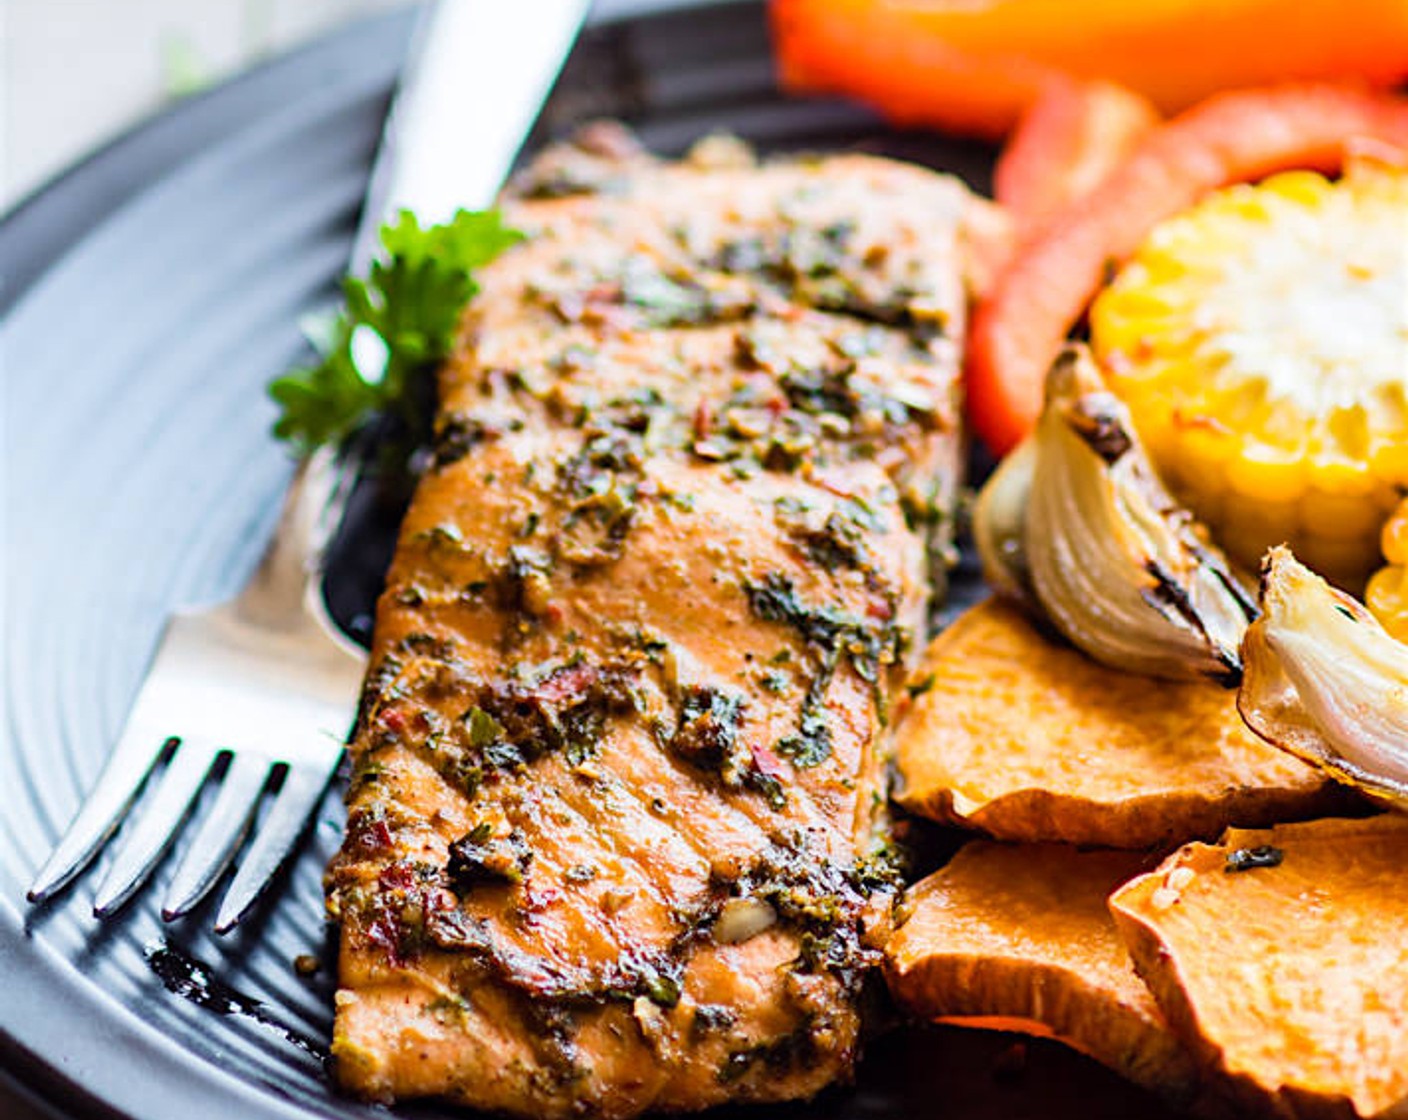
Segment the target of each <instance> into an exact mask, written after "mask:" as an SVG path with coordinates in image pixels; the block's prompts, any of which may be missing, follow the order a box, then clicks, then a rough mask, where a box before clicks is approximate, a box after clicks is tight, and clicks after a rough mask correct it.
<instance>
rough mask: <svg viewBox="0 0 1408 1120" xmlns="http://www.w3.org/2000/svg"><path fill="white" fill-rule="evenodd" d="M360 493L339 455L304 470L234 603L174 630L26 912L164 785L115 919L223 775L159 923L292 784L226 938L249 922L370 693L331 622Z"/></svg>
mask: <svg viewBox="0 0 1408 1120" xmlns="http://www.w3.org/2000/svg"><path fill="white" fill-rule="evenodd" d="M349 477H350V476H349V475H348V474H347V472H345V471H344V470H342V469H341V468H340V466H339V465H338V464H337V463H336V462H335V460H334V458H333V456H332V455H331V453H329V452H319V453H318V454H315V455H314V456H312V457H311V458H309V459H308V460H306V461H305V462H303V463H302V464H301V465H300V466H299V468H298V471H297V473H296V474H295V475H294V478H293V482H292V483H291V484H290V486H289V490H288V494H287V496H286V497H285V499H284V507H283V511H282V514H281V515H280V520H279V527H278V530H277V531H276V532H275V534H274V538H273V540H272V541H271V543H270V546H269V548H268V550H267V551H266V552H265V554H264V557H263V559H262V560H261V562H260V564H259V567H258V568H257V569H256V571H255V573H254V575H253V577H252V578H251V579H250V581H249V583H248V584H247V585H246V586H245V588H244V590H243V591H242V592H241V593H240V594H239V596H238V597H237V598H235V599H234V600H232V601H230V602H228V603H222V604H220V605H218V606H215V607H210V608H206V609H201V610H183V611H177V612H176V613H175V614H173V615H172V617H171V618H170V620H169V621H168V622H167V625H166V629H165V631H164V633H163V634H162V637H161V641H160V644H159V645H158V647H157V651H156V655H155V657H154V658H153V660H152V664H151V668H150V669H149V671H148V673H147V677H146V680H145V681H144V682H143V684H142V687H141V689H140V691H139V692H138V694H137V699H136V702H135V703H134V704H133V707H132V710H131V713H130V714H129V715H128V717H127V724H126V726H125V727H124V728H123V731H122V734H121V736H120V738H119V739H118V742H117V746H116V747H115V748H114V749H113V751H112V754H111V755H110V756H109V758H108V761H107V763H106V765H105V766H104V767H103V771H102V773H101V774H100V775H99V777H98V781H97V783H96V785H95V786H94V787H93V790H92V791H91V792H90V793H89V795H88V797H87V799H86V800H85V801H84V803H83V806H82V808H81V809H80V810H79V812H78V815H77V816H76V817H75V818H74V820H73V823H72V824H70V825H69V828H68V831H67V832H66V833H65V834H64V836H63V838H62V839H61V840H60V841H59V844H58V846H57V847H56V848H55V849H54V852H53V854H52V855H51V856H50V857H49V859H48V861H47V862H46V863H45V864H44V866H43V868H41V869H40V871H39V874H38V875H37V876H36V877H35V880H34V884H33V886H31V887H30V890H29V900H30V901H31V902H39V901H42V900H43V899H45V898H49V897H51V896H52V895H53V894H55V893H56V892H57V891H59V890H61V889H63V887H65V886H66V885H67V884H68V883H70V882H72V880H73V879H74V878H75V877H76V876H77V875H78V873H79V872H81V871H82V870H83V869H84V868H85V867H86V866H87V865H88V864H89V862H90V861H91V860H92V859H93V857H94V856H96V855H97V853H98V852H99V850H101V848H102V847H103V846H104V845H105V844H106V843H107V841H108V839H109V838H110V837H111V836H112V835H113V833H114V832H115V831H116V830H117V828H118V826H119V825H120V824H122V823H123V820H124V818H125V817H126V816H127V814H128V812H129V810H130V809H131V808H132V807H133V805H134V803H135V802H136V800H137V797H138V794H139V793H141V792H142V790H143V787H144V786H145V785H147V784H148V783H149V781H151V780H153V779H155V783H154V784H155V787H156V788H155V789H154V790H153V791H152V793H151V794H150V796H149V797H148V798H145V799H144V801H145V812H143V813H142V814H141V815H140V816H139V817H137V819H136V820H134V821H133V824H132V827H131V829H130V830H129V831H126V833H125V835H123V836H122V837H121V842H120V843H119V845H118V847H117V850H116V852H115V854H114V855H113V859H112V864H111V867H110V868H109V870H108V873H107V875H106V877H105V878H104V879H103V882H102V885H101V886H100V887H99V888H98V892H97V895H96V897H95V901H94V904H93V912H94V914H96V915H97V916H98V917H106V916H107V915H109V914H111V913H113V912H114V911H116V910H117V909H119V908H120V907H121V906H122V905H123V904H124V903H125V902H127V901H128V899H130V898H131V897H132V895H133V894H134V893H135V892H136V890H137V889H138V888H139V887H140V886H141V885H142V883H143V882H145V880H146V878H147V876H148V875H149V874H150V873H151V870H152V868H153V867H154V866H155V865H156V863H157V861H158V860H160V859H161V857H162V855H163V854H164V853H165V852H166V850H167V849H168V848H169V847H170V845H171V843H172V841H173V840H174V839H175V837H176V834H177V832H178V831H179V830H180V826H181V825H182V823H183V822H184V821H185V819H186V817H187V815H188V814H189V812H190V810H191V806H192V805H193V803H194V802H195V799H196V797H197V795H198V794H199V793H200V791H201V789H202V787H203V786H204V785H205V784H206V782H207V781H208V780H209V779H210V777H211V775H212V771H213V770H214V768H215V767H216V764H217V763H222V764H223V765H224V767H225V770H224V776H223V779H222V780H221V783H220V789H219V793H218V794H217V795H216V797H215V803H214V805H213V806H212V807H211V810H210V813H209V815H207V816H206V817H205V819H204V820H203V821H202V822H201V824H200V827H199V829H198V831H197V832H196V835H195V838H194V840H193V841H192V842H191V845H190V847H189V848H188V849H187V851H186V853H185V856H184V857H183V858H182V861H181V863H180V865H179V867H178V869H177V871H176V874H175V877H174V878H173V879H172V881H171V885H170V887H169V888H168V890H167V894H166V899H165V902H164V903H163V905H162V910H161V913H162V917H163V918H165V919H166V920H168V921H171V920H174V919H175V918H178V917H180V916H182V915H183V914H186V913H188V912H189V911H190V910H192V909H193V908H194V907H195V906H197V905H199V903H200V902H201V901H202V900H203V899H204V898H205V896H206V895H207V894H209V892H210V890H211V888H212V887H214V885H215V884H216V883H217V882H218V881H219V880H220V878H221V876H222V875H223V874H224V873H225V871H226V869H227V868H228V867H229V866H230V863H231V862H232V860H233V859H234V856H235V853H236V852H237V851H238V849H239V847H240V844H241V842H242V841H243V839H244V838H245V835H246V833H247V832H248V831H249V827H250V825H251V823H252V822H253V821H254V818H255V816H256V813H257V810H258V808H259V806H260V803H261V801H262V800H263V796H264V793H265V790H266V789H267V788H268V787H269V785H270V783H271V782H272V781H277V780H278V779H279V778H280V776H281V779H282V780H281V784H280V785H279V787H278V792H277V794H276V795H275V796H274V798H273V801H272V804H271V805H270V807H269V810H268V812H267V814H266V815H265V817H264V820H263V821H262V822H261V824H260V827H259V830H258V834H257V835H256V836H255V838H254V840H253V841H252V842H251V844H250V847H249V850H248V851H247V852H246V853H245V857H244V859H243V860H241V862H240V867H239V870H238V871H237V872H236V874H235V877H234V880H233V881H232V882H231V884H230V887H229V889H228V890H227V891H226V893H225V897H224V899H223V900H222V901H221V905H220V910H219V913H218V915H217V917H216V920H215V928H216V930H217V932H220V933H224V932H226V931H228V930H229V929H231V928H233V927H234V926H235V925H236V924H237V923H238V922H239V921H240V919H241V918H243V917H244V915H245V914H246V913H248V912H249V910H250V908H251V907H252V906H253V905H254V903H255V901H256V900H257V899H258V897H259V895H260V893H261V892H262V891H263V889H264V887H265V886H266V885H267V884H268V882H269V880H270V879H271V878H272V877H273V876H274V874H275V873H276V872H277V871H278V869H279V867H280V865H281V864H282V863H283V861H284V859H285V858H286V857H287V855H288V854H289V852H290V851H291V850H292V848H293V846H294V843H295V842H296V841H297V839H298V837H299V835H300V834H301V833H302V831H303V826H304V824H305V823H306V822H307V821H308V820H309V818H310V816H311V815H312V812H313V809H314V807H315V806H316V805H317V804H318V802H319V800H320V799H321V798H322V795H323V791H324V790H325V789H326V788H327V785H328V781H329V779H330V778H331V777H332V774H333V772H334V771H335V770H336V768H337V764H338V761H339V759H340V758H341V756H342V748H343V742H344V740H345V738H346V735H347V731H348V725H349V723H350V722H351V713H352V711H353V709H354V706H355V701H356V697H357V690H358V686H359V684H360V681H361V677H362V672H363V667H364V663H365V655H364V654H363V652H362V650H361V649H360V648H358V647H357V646H355V645H354V644H353V643H351V642H350V641H348V640H347V639H346V638H345V637H344V636H343V635H342V632H341V631H340V630H339V629H338V628H337V626H336V625H335V624H334V623H333V622H332V620H331V619H330V618H329V617H328V614H327V610H326V607H325V605H324V601H323V592H322V583H323V563H322V557H323V552H324V546H325V545H326V543H327V541H328V538H329V537H330V535H331V533H332V532H333V531H334V530H335V529H336V527H337V524H338V523H339V522H340V520H341V515H342V511H343V508H344V505H345V497H346V491H347V489H348V486H349ZM163 763H164V765H162V764H163ZM159 768H160V776H159V777H157V776H156V774H155V772H156V771H157V770H158V769H159Z"/></svg>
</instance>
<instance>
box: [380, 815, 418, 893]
mask: <svg viewBox="0 0 1408 1120" xmlns="http://www.w3.org/2000/svg"><path fill="white" fill-rule="evenodd" d="M383 827H385V826H384V825H383ZM376 881H377V885H378V886H380V887H381V889H382V890H387V891H408V890H410V889H411V888H412V887H413V886H415V882H416V873H415V871H413V870H412V869H411V866H410V864H408V863H393V864H392V865H391V866H390V867H388V868H386V869H384V870H383V871H382V873H381V874H380V875H378V876H377V877H376Z"/></svg>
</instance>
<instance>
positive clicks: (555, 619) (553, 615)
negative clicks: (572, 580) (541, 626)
mask: <svg viewBox="0 0 1408 1120" xmlns="http://www.w3.org/2000/svg"><path fill="white" fill-rule="evenodd" d="M564 613H565V612H564V611H563V609H562V607H561V606H560V605H558V604H557V603H549V604H548V605H547V606H546V607H544V608H543V618H545V619H546V620H547V621H548V624H549V625H551V626H556V625H557V624H558V623H559V622H561V621H562V616H563V614H564Z"/></svg>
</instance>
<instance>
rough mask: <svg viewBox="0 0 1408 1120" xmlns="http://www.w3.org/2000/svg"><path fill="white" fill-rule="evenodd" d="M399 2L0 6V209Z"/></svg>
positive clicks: (73, 0)
mask: <svg viewBox="0 0 1408 1120" xmlns="http://www.w3.org/2000/svg"><path fill="white" fill-rule="evenodd" d="M405 2H406V0H0V211H3V210H5V209H8V208H9V207H10V206H11V205H12V204H14V203H15V202H17V201H19V200H20V199H22V198H23V197H24V196H25V195H27V194H29V193H30V192H31V191H32V190H34V189H35V188H36V187H39V186H41V185H42V184H43V182H44V181H45V180H46V179H48V178H49V177H50V176H52V175H54V174H56V173H57V172H59V171H62V170H63V169H64V168H65V167H66V166H67V165H68V164H70V163H72V162H73V161H74V160H75V159H77V158H79V157H81V156H82V155H83V154H84V153H86V152H88V151H89V150H91V149H92V148H93V147H94V146H96V145H98V144H101V143H102V142H104V141H105V140H108V139H110V138H111V137H112V136H113V135H115V134H116V133H117V132H119V131H120V130H121V129H123V128H125V127H126V126H127V125H130V124H132V123H134V122H135V121H137V120H139V119H141V118H142V117H143V116H145V115H146V114H148V113H150V112H152V111H154V110H156V109H159V108H160V107H161V106H162V105H163V104H166V103H168V102H170V101H172V100H174V99H176V98H179V97H183V96H185V95H187V94H189V93H191V92H194V91H195V90H198V89H200V88H203V87H204V86H206V85H208V84H210V83H211V82H216V81H219V80H220V79H222V78H224V77H227V76H229V75H230V74H232V73H234V72H236V71H238V70H240V69H242V68H243V67H245V66H247V65H249V64H251V63H253V62H257V61H258V60H259V59H261V58H264V57H267V56H268V55H269V54H272V53H274V52H277V51H279V50H282V49H284V48H285V47H288V46H292V45H294V44H296V43H298V42H301V41H303V40H305V39H307V38H309V37H311V36H313V35H316V34H317V33H318V32H320V31H323V30H325V29H327V28H329V27H332V26H334V25H336V24H338V23H342V22H345V21H347V20H351V19H355V18H356V17H358V16H361V15H366V14H369V13H371V12H374V11H377V10H380V9H384V8H390V7H394V6H397V5H399V4H403V3H405Z"/></svg>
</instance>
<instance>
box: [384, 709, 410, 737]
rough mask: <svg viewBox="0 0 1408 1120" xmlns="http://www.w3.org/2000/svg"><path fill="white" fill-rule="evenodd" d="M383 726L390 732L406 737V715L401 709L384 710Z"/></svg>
mask: <svg viewBox="0 0 1408 1120" xmlns="http://www.w3.org/2000/svg"><path fill="white" fill-rule="evenodd" d="M380 718H381V725H382V726H383V727H384V728H386V729H387V730H388V731H394V732H395V733H396V734H397V735H404V734H405V732H406V713H405V712H403V711H402V710H401V709H400V708H382V709H381V717H380Z"/></svg>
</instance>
